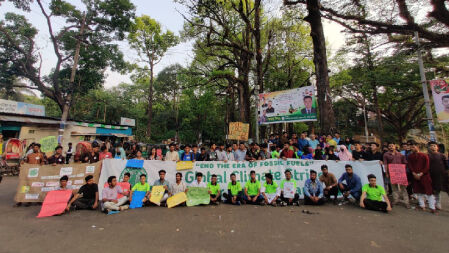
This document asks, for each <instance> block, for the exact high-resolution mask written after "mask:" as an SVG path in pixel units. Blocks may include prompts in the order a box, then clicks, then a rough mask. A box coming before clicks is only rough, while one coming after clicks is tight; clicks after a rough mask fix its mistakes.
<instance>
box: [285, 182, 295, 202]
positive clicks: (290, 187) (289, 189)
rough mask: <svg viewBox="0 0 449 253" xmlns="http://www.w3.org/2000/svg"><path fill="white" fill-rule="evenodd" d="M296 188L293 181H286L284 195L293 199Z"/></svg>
mask: <svg viewBox="0 0 449 253" xmlns="http://www.w3.org/2000/svg"><path fill="white" fill-rule="evenodd" d="M295 193H296V189H295V184H294V183H293V182H284V197H285V198H288V199H292V198H294V197H295Z"/></svg>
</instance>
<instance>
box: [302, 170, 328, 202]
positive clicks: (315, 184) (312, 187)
mask: <svg viewBox="0 0 449 253" xmlns="http://www.w3.org/2000/svg"><path fill="white" fill-rule="evenodd" d="M316 174H317V173H316V171H314V170H311V171H310V178H309V179H307V180H306V183H305V184H304V205H322V204H324V199H323V185H322V184H321V182H320V181H319V180H318V179H317V178H316Z"/></svg>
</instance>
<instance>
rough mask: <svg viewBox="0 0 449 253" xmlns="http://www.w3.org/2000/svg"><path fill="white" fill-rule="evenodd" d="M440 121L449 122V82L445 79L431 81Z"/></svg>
mask: <svg viewBox="0 0 449 253" xmlns="http://www.w3.org/2000/svg"><path fill="white" fill-rule="evenodd" d="M430 86H431V87H432V95H433V102H434V104H435V111H436V114H437V118H438V122H440V123H449V84H448V83H447V82H446V81H445V80H432V81H430Z"/></svg>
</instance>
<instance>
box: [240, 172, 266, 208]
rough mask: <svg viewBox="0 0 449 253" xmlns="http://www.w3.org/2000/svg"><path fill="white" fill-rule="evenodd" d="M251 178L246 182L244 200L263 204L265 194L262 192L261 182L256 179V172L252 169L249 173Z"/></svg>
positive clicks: (248, 202) (249, 202) (247, 202)
mask: <svg viewBox="0 0 449 253" xmlns="http://www.w3.org/2000/svg"><path fill="white" fill-rule="evenodd" d="M249 176H250V177H251V180H250V181H248V182H246V184H245V196H243V202H244V203H245V204H253V205H255V204H262V203H264V202H263V196H262V195H261V194H260V182H259V180H257V179H256V172H255V171H254V170H252V171H251V172H250V173H249Z"/></svg>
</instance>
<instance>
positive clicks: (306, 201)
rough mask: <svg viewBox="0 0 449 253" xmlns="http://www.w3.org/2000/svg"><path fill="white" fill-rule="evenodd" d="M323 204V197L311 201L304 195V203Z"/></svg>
mask: <svg viewBox="0 0 449 253" xmlns="http://www.w3.org/2000/svg"><path fill="white" fill-rule="evenodd" d="M322 204H324V199H323V198H320V199H319V200H318V202H313V201H312V200H311V199H310V198H309V197H307V196H304V205H313V206H320V205H322Z"/></svg>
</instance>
